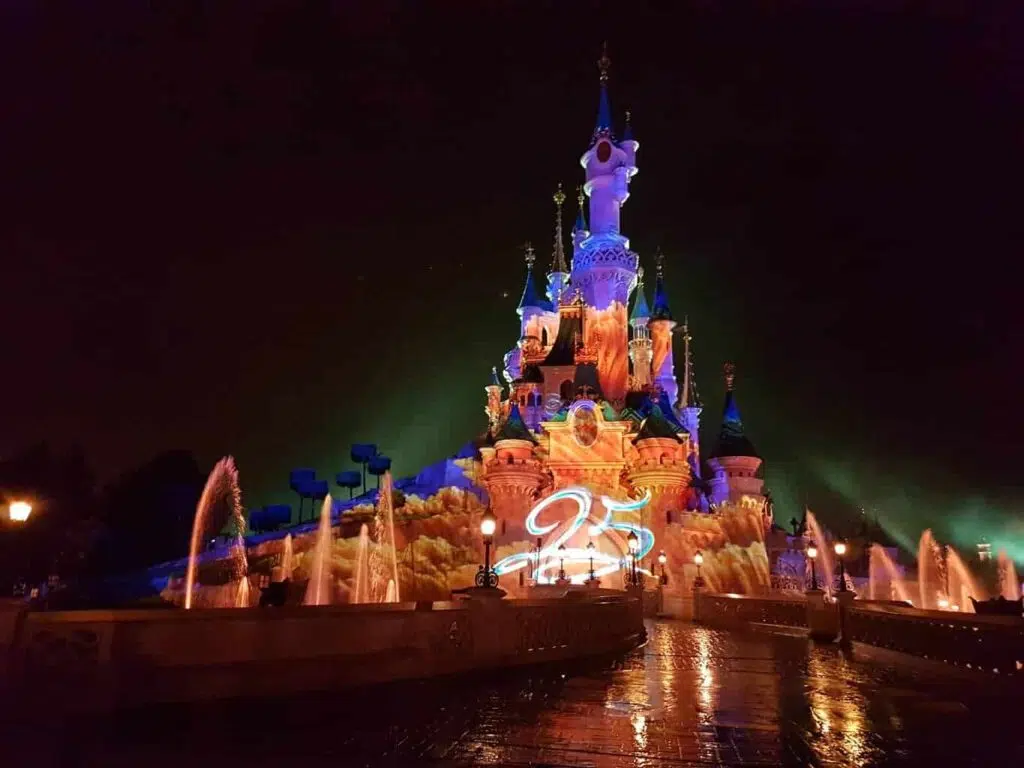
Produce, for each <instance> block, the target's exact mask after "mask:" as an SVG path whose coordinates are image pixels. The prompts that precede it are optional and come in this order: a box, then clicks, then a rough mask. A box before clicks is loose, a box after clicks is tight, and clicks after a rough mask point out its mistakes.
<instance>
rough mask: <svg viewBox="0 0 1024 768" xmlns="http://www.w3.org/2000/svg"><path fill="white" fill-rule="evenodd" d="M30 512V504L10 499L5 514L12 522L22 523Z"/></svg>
mask: <svg viewBox="0 0 1024 768" xmlns="http://www.w3.org/2000/svg"><path fill="white" fill-rule="evenodd" d="M31 514H32V505H31V504H29V503H28V502H27V501H12V502H11V503H10V506H8V508H7V516H8V517H9V518H10V520H11V522H12V523H24V522H25V521H26V520H28V516H29V515H31Z"/></svg>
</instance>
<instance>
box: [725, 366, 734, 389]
mask: <svg viewBox="0 0 1024 768" xmlns="http://www.w3.org/2000/svg"><path fill="white" fill-rule="evenodd" d="M722 372H723V373H724V374H725V391H726V392H732V388H733V385H734V384H735V382H736V366H735V365H733V364H732V363H726V364H725V365H723V366H722Z"/></svg>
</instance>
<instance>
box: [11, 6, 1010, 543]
mask: <svg viewBox="0 0 1024 768" xmlns="http://www.w3.org/2000/svg"><path fill="white" fill-rule="evenodd" d="M69 5H70V4H69ZM733 5H735V4H731V3H710V2H707V3H697V4H691V5H688V6H686V9H685V10H677V11H675V12H674V13H672V14H669V13H667V12H665V11H660V12H658V11H654V10H650V9H649V7H643V6H640V5H637V4H633V3H619V4H608V5H601V4H586V3H566V2H559V3H555V2H552V3H531V4H527V3H499V2H479V3H469V2H466V3H429V4H428V3H421V4H414V3H388V2H377V3H373V4H369V3H367V4H362V5H357V4H354V3H348V2H337V3H333V4H332V3H326V2H312V3H285V2H278V3H259V2H245V3H241V2H240V3H218V4H216V7H214V4H212V3H210V4H203V3H197V2H175V3H139V2H130V3H129V2H125V3H114V2H110V3H102V4H95V5H94V4H77V6H78V9H77V10H74V9H71V8H68V7H65V8H63V9H62V10H60V11H59V12H58V11H57V10H56V5H55V4H45V3H37V2H28V1H27V0H23V1H21V2H9V3H4V4H3V9H2V10H0V71H2V73H3V74H2V75H0V78H2V79H3V86H4V87H3V93H4V97H3V99H4V101H3V104H4V106H3V109H2V110H0V156H2V158H3V160H2V163H0V204H2V206H3V215H2V216H0V222H2V226H0V230H2V231H0V253H2V254H3V260H4V261H3V263H4V270H3V278H4V279H3V283H4V285H3V297H2V301H0V327H2V329H3V330H2V339H3V346H4V349H3V360H4V363H5V366H4V369H5V370H4V373H3V385H2V387H3V391H4V397H3V403H4V406H3V424H2V426H0V450H2V451H3V452H9V451H11V450H14V449H16V448H18V447H19V446H24V445H25V444H27V443H29V442H31V441H35V440H39V439H47V440H49V441H50V442H51V443H52V444H54V445H56V446H61V445H66V444H69V443H71V442H76V441H77V442H80V443H81V444H83V445H84V446H85V448H86V449H87V452H88V454H89V455H90V457H91V459H92V461H93V462H94V464H95V465H96V468H97V469H98V470H99V472H100V474H101V476H103V477H109V476H111V475H113V474H115V473H116V472H118V471H120V470H122V469H125V468H127V467H129V466H131V465H134V464H138V463H141V462H142V461H144V460H146V459H148V458H150V457H151V456H152V455H153V454H155V453H156V452H158V451H159V450H162V449H165V448H172V447H185V448H191V449H194V450H195V451H196V452H197V454H198V456H199V457H200V458H201V460H203V461H204V462H212V460H214V459H215V458H216V457H218V456H219V455H222V454H225V453H229V452H230V453H233V454H234V455H235V456H236V457H237V458H238V461H239V465H240V468H241V471H242V478H243V487H244V488H245V491H246V494H247V500H248V502H249V503H250V504H254V505H255V504H261V503H266V502H269V501H272V500H276V499H279V498H287V496H288V493H287V490H286V484H287V479H286V474H287V471H288V469H289V468H291V467H293V466H302V465H310V466H315V467H316V468H317V469H318V471H321V472H324V473H327V472H330V473H331V474H333V472H334V471H336V470H339V469H342V468H345V457H346V455H347V452H348V444H349V443H350V442H351V441H352V440H354V439H355V440H364V441H376V442H379V443H380V444H381V446H382V447H383V448H384V449H385V450H386V451H388V452H389V453H390V454H391V455H393V456H394V458H395V462H396V470H397V471H398V473H399V474H406V473H410V472H414V471H416V469H418V467H419V466H421V465H422V464H424V463H426V462H428V461H431V460H436V459H437V458H440V457H441V456H443V455H445V454H446V453H448V452H451V451H453V450H454V449H456V448H457V447H458V446H459V445H460V444H461V443H463V442H464V441H465V440H466V439H467V438H470V437H472V436H473V435H474V434H475V433H477V432H478V431H479V430H480V429H482V427H483V426H484V416H483V413H482V406H483V403H484V392H483V386H484V384H485V382H486V378H487V374H488V370H489V367H490V366H491V365H492V364H495V363H500V360H501V356H502V354H503V353H504V352H505V351H506V350H507V349H508V348H509V346H510V345H511V344H512V343H513V342H514V340H515V338H516V336H517V331H518V328H517V318H516V317H515V314H514V313H513V308H514V306H515V302H516V299H517V297H518V293H519V291H520V290H521V285H522V273H523V266H522V256H521V251H520V250H519V246H520V244H521V243H523V241H525V240H532V241H533V242H534V243H535V244H536V245H537V247H538V251H539V253H540V256H541V258H542V259H543V260H545V261H546V260H547V258H549V256H548V255H549V253H550V247H551V246H550V243H551V236H552V204H551V202H550V196H551V193H552V191H553V189H554V187H555V185H556V183H557V182H559V181H562V182H563V183H565V184H566V186H567V188H569V189H570V190H571V189H572V188H574V187H575V185H576V184H577V183H579V181H580V179H581V171H580V168H579V166H578V163H577V160H578V157H579V155H580V153H581V152H582V151H583V150H584V149H585V148H586V145H587V142H588V139H589V135H590V131H591V130H592V126H593V120H594V115H595V110H596V106H597V71H596V67H595V64H594V62H595V60H596V59H597V57H598V55H599V52H600V43H601V41H602V40H604V39H607V40H608V41H609V47H610V48H609V50H610V55H611V58H612V61H613V65H612V79H611V96H612V105H613V109H615V111H616V113H617V115H619V117H620V118H621V113H622V110H624V109H625V108H630V109H631V110H632V112H633V116H634V119H633V122H634V126H635V130H636V133H637V138H638V139H639V140H640V144H641V149H640V152H639V156H638V164H639V167H640V173H639V174H638V176H637V177H636V178H635V179H634V182H633V186H632V197H631V198H630V200H629V201H628V203H627V205H626V207H625V209H624V212H623V229H624V231H625V233H626V234H628V235H630V236H631V237H632V241H633V247H634V248H635V249H636V250H637V251H638V252H639V253H640V254H641V258H642V259H643V260H644V261H645V262H646V263H647V264H648V266H650V264H651V256H652V254H653V252H654V249H655V247H656V246H659V245H660V246H661V247H662V248H663V249H664V251H665V253H666V255H667V270H668V275H669V280H670V286H669V290H670V299H671V302H672V306H673V310H674V311H675V312H676V314H677V315H682V314H684V313H688V314H689V315H690V318H691V324H692V328H693V332H694V335H695V350H696V365H697V376H698V381H699V384H700V387H701V392H702V394H703V397H704V400H705V404H706V406H707V407H706V410H705V421H704V423H705V426H706V427H710V428H709V430H708V432H709V434H708V437H709V438H710V436H711V433H712V431H713V428H714V425H715V423H716V421H717V417H718V415H719V412H720V408H721V398H722V386H721V383H720V375H719V371H720V367H721V363H722V362H723V361H725V360H734V361H735V362H736V363H737V365H738V368H739V380H738V386H739V397H740V404H741V407H742V408H743V413H744V418H745V421H746V423H747V427H748V432H749V434H750V435H751V437H752V438H753V440H754V441H755V443H756V444H757V445H758V446H759V448H760V449H761V452H762V453H763V454H764V456H765V457H766V459H767V462H768V485H769V486H770V487H772V488H773V489H775V490H776V493H777V495H778V496H779V498H780V504H784V505H785V506H784V508H783V509H782V510H781V512H780V516H781V517H784V518H785V519H788V518H789V516H790V515H791V513H792V512H793V511H795V510H794V509H793V507H795V506H796V505H798V504H800V503H801V502H802V501H803V500H804V499H806V500H808V501H810V503H811V504H812V506H816V507H818V508H820V509H822V510H823V512H824V513H825V515H826V516H832V517H833V518H834V519H837V520H838V519H839V518H840V517H841V516H842V515H843V513H844V510H849V509H855V508H857V507H859V506H861V505H865V506H869V507H872V508H874V509H875V510H877V511H878V513H879V514H880V515H881V516H882V517H883V520H884V521H885V522H887V523H888V524H890V525H891V526H892V527H893V528H897V529H901V530H902V531H903V533H904V534H906V535H910V533H913V534H915V535H916V531H917V529H918V528H919V527H920V525H921V524H923V523H925V522H927V523H933V524H935V525H937V526H938V527H940V529H941V528H942V527H943V526H946V528H945V530H948V531H950V532H951V533H952V534H953V535H956V536H958V537H960V539H962V540H968V541H969V540H970V537H971V536H975V535H977V531H978V530H981V529H983V528H984V529H985V530H986V531H987V532H988V533H990V538H996V539H997V540H999V538H1000V537H1002V538H1003V539H1006V538H1007V537H1010V538H1013V537H1014V536H1016V537H1017V539H1019V541H1020V544H1019V546H1020V556H1021V558H1024V524H1022V523H1020V519H1021V512H1020V510H1021V509H1022V506H1021V504H1022V503H1024V491H1022V482H1021V480H1020V478H1021V470H1020V467H1021V460H1022V459H1024V456H1022V451H1021V449H1020V445H1021V435H1022V434H1024V432H1022V430H1024V418H1022V409H1021V407H1020V396H1021V392H1022V383H1024V381H1022V376H1021V359H1022V342H1021V338H1022V336H1021V334H1022V331H1024V322H1022V311H1021V309H1020V305H1021V296H1022V294H1021V287H1020V281H1019V278H1017V277H1015V275H1016V272H1017V270H1019V267H1018V265H1017V261H1018V260H1019V258H1020V253H1021V245H1022V241H1024V237H1022V230H1024V225H1022V224H1021V194H1020V188H1021V178H1022V171H1024V163H1022V160H1024V153H1022V148H1021V137H1022V136H1024V130H1022V129H1024V119H1022V117H1024V111H1022V96H1024V61H1022V50H1024V49H1022V48H1021V46H1020V45H1019V40H1020V39H1021V34H1022V33H1024V25H1022V24H1021V21H1022V19H1021V15H1020V13H1019V12H1018V11H1017V10H1015V9H1014V6H1015V4H1014V3H1009V2H1007V3H1003V4H1001V5H1000V4H984V5H986V7H988V8H992V9H997V10H991V11H987V12H984V13H983V12H981V11H979V10H977V9H976V8H974V6H977V5H982V4H973V3H962V4H934V5H933V10H930V11H925V10H921V9H922V8H923V7H924V6H925V5H926V4H923V3H917V4H911V3H907V4H897V3H890V2H884V3H883V2H876V3H860V4H858V3H855V2H846V3H820V2H807V3H796V2H793V3H765V4H757V5H758V6H760V7H761V9H760V10H755V9H752V8H747V9H746V10H743V11H739V10H735V9H732V10H730V8H731V6H733ZM742 5H744V6H747V5H754V4H742ZM961 5H962V6H963V7H964V8H971V9H972V10H971V12H970V14H968V13H965V12H961V11H956V10H952V9H953V8H955V7H958V6H961ZM676 6H677V4H675V3H664V4H661V5H660V7H661V8H662V9H669V8H672V9H674V8H676ZM892 6H903V7H904V9H902V10H901V9H896V8H893V7H892ZM940 6H941V7H942V8H945V9H947V10H940V9H939V8H940ZM428 7H431V8H432V10H431V11H430V12H428V11H427V10H426V9H427V8H428ZM654 7H655V8H657V7H659V6H654ZM909 8H917V9H918V10H907V9H909ZM999 8H1001V9H1002V10H998V9H999ZM442 9H443V10H442ZM1015 41H1017V46H1016V49H1014V46H1013V43H1014V42H1015ZM569 215H570V216H571V212H570V213H569ZM504 292H508V293H509V294H510V295H509V296H508V297H507V298H506V297H503V293H504ZM707 439H708V438H706V440H707ZM1011 515H1014V516H1015V517H1014V518H1011ZM994 520H1000V521H1001V523H1000V524H1001V525H1003V526H1004V527H1003V528H1002V529H1000V530H1001V533H1000V530H996V529H997V528H998V526H995V525H994V524H993V522H992V521H994ZM958 521H959V522H958ZM963 521H968V522H966V523H965V522H963ZM979 521H981V522H980V523H979ZM1014 526H1016V528H1015V527H1014ZM992 534H994V535H992Z"/></svg>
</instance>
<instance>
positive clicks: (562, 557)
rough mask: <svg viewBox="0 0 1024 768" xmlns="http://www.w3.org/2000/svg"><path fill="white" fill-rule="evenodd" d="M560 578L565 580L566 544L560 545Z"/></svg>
mask: <svg viewBox="0 0 1024 768" xmlns="http://www.w3.org/2000/svg"><path fill="white" fill-rule="evenodd" d="M558 580H559V581H565V544H562V545H561V546H559V547H558Z"/></svg>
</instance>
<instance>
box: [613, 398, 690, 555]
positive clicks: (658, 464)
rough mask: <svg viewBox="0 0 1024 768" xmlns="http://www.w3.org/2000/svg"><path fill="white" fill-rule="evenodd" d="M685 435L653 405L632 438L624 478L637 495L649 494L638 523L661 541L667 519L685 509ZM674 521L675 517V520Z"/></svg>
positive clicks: (687, 471)
mask: <svg viewBox="0 0 1024 768" xmlns="http://www.w3.org/2000/svg"><path fill="white" fill-rule="evenodd" d="M688 442H689V441H688V438H687V435H686V433H685V432H684V433H680V432H678V431H677V429H676V427H675V426H673V425H672V423H671V422H670V421H669V420H668V419H666V418H665V416H664V414H663V413H662V412H661V409H660V408H659V407H658V406H657V405H655V406H654V407H653V408H652V409H651V412H650V414H649V415H648V416H647V418H645V419H644V420H643V422H641V424H640V430H639V432H638V433H637V435H636V437H635V438H634V439H633V444H634V445H635V446H636V454H635V457H634V459H633V461H632V462H631V464H630V465H629V467H628V475H627V476H628V479H629V483H630V485H631V486H633V488H634V489H636V491H637V492H643V491H650V493H651V503H650V505H649V507H648V508H647V509H645V510H644V518H645V519H643V520H642V521H641V522H642V523H643V524H644V525H646V526H649V527H650V528H651V530H652V531H653V532H654V538H655V541H658V540H661V538H662V534H663V532H664V528H665V525H666V523H667V522H668V520H669V518H670V516H674V515H677V514H678V513H679V512H681V511H682V510H683V509H684V508H685V506H686V498H687V494H688V490H689V485H690V465H689V463H688V462H687V453H688V450H687V443H688ZM675 519H676V520H678V518H675Z"/></svg>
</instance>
